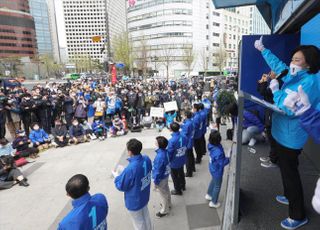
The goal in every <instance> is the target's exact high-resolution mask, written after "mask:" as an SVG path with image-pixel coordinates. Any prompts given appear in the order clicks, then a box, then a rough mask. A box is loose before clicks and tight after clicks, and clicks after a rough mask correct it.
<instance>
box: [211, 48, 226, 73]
mask: <svg viewBox="0 0 320 230" xmlns="http://www.w3.org/2000/svg"><path fill="white" fill-rule="evenodd" d="M226 60H227V52H226V50H225V48H224V46H223V44H220V46H219V48H217V49H216V50H214V52H213V61H214V62H215V63H216V64H217V65H218V68H219V71H220V74H222V73H223V67H225V62H226Z"/></svg>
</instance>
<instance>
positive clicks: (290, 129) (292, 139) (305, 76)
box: [261, 49, 320, 149]
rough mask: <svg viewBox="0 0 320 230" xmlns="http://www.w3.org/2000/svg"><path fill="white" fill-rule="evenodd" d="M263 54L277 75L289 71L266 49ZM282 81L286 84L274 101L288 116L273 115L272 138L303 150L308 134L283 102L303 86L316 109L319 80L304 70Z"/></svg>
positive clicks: (319, 98) (318, 98)
mask: <svg viewBox="0 0 320 230" xmlns="http://www.w3.org/2000/svg"><path fill="white" fill-rule="evenodd" d="M261 53H262V56H263V57H264V59H265V61H266V62H267V64H268V65H269V67H270V68H271V69H272V71H274V72H275V73H276V74H279V73H281V72H282V71H283V70H284V69H289V67H288V66H286V64H285V63H283V62H282V61H280V60H279V59H278V58H277V57H276V56H275V55H274V54H272V53H271V51H270V50H268V49H265V50H263V51H262V52H261ZM282 81H283V82H284V84H283V85H282V87H281V89H280V90H279V91H276V92H275V93H274V95H273V100H274V104H275V105H276V106H277V107H278V108H280V109H281V110H283V111H284V112H285V113H286V114H280V113H273V114H272V136H273V137H274V138H275V140H276V141H277V142H278V143H280V144H281V145H283V146H285V147H287V148H292V149H301V148H302V147H303V146H304V144H305V143H306V141H307V139H308V134H307V132H306V131H305V130H304V129H303V128H302V126H301V124H300V120H299V117H296V116H295V115H294V113H293V112H292V111H291V110H289V109H287V108H286V107H285V106H284V105H283V101H284V99H285V98H286V97H287V95H288V92H289V91H290V90H291V91H296V92H297V91H298V86H299V85H302V88H303V90H304V91H305V92H306V94H307V95H308V97H309V99H310V103H311V105H312V106H313V107H315V106H316V105H317V104H318V103H319V101H320V94H319V93H317V92H318V80H317V78H316V75H315V74H309V73H307V71H306V70H302V71H299V72H298V73H297V75H296V76H291V75H290V73H289V74H288V75H287V76H285V77H283V78H282Z"/></svg>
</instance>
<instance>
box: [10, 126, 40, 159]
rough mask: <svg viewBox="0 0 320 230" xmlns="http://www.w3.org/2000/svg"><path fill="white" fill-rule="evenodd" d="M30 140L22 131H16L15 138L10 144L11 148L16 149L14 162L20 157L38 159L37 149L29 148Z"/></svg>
mask: <svg viewBox="0 0 320 230" xmlns="http://www.w3.org/2000/svg"><path fill="white" fill-rule="evenodd" d="M30 143H31V141H30V139H29V138H28V137H27V135H26V133H25V131H24V130H17V131H16V138H15V139H14V141H13V142H12V147H13V148H14V149H16V150H17V151H16V153H15V157H14V158H15V160H17V159H19V158H20V157H30V158H36V157H39V149H37V148H35V147H30Z"/></svg>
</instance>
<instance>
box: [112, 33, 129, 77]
mask: <svg viewBox="0 0 320 230" xmlns="http://www.w3.org/2000/svg"><path fill="white" fill-rule="evenodd" d="M113 50H114V58H115V61H116V62H122V63H123V64H125V71H130V70H131V69H132V67H133V56H132V46H131V42H130V39H129V34H128V32H125V31H124V32H122V33H121V34H119V35H118V36H117V37H116V39H114V42H113Z"/></svg>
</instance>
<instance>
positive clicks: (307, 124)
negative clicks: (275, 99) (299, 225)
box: [284, 86, 320, 214]
mask: <svg viewBox="0 0 320 230" xmlns="http://www.w3.org/2000/svg"><path fill="white" fill-rule="evenodd" d="M284 105H285V106H286V107H287V108H288V109H290V110H292V111H293V112H294V113H295V115H296V116H300V122H301V125H302V127H303V128H304V129H305V130H306V131H307V132H308V134H309V135H310V136H311V137H312V139H313V140H314V141H315V142H316V143H317V144H320V110H319V109H320V104H318V108H317V109H315V108H312V107H311V105H310V102H309V97H308V95H307V94H306V93H305V92H304V91H303V89H302V86H299V87H298V92H297V93H292V94H290V95H288V96H287V97H286V99H285V100H284ZM312 205H313V208H314V210H316V211H317V212H318V213H319V214H320V179H318V183H317V186H316V189H315V193H314V196H313V199H312Z"/></svg>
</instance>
